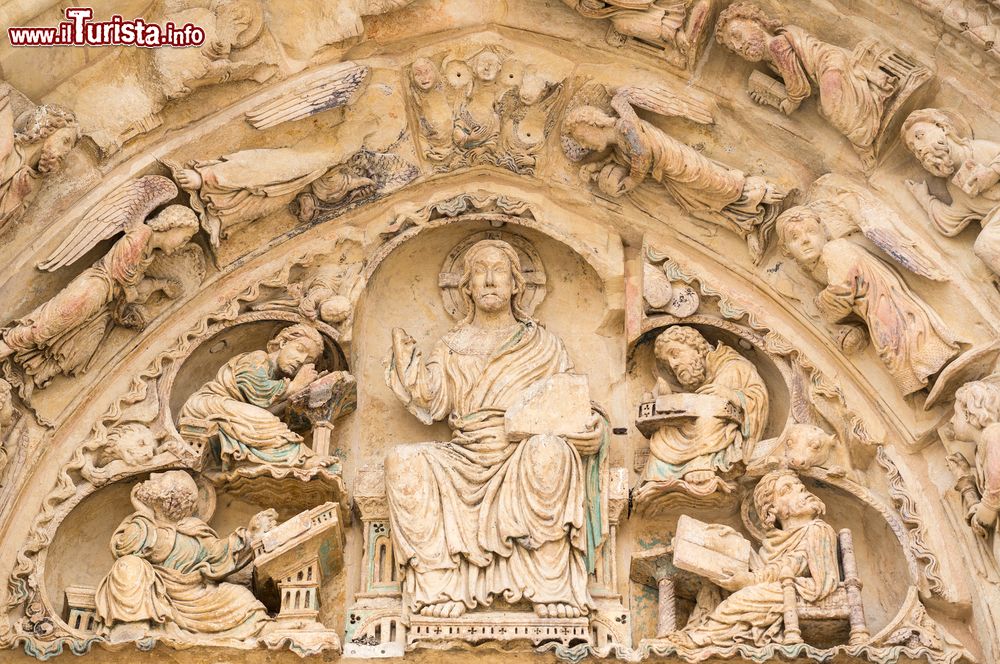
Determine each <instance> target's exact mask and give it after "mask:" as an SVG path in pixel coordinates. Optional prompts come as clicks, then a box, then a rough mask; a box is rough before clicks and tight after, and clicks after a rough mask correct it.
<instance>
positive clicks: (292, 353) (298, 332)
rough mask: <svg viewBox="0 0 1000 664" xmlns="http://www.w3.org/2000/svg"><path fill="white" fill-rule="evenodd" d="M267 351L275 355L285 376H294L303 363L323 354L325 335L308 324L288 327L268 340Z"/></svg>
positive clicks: (279, 368) (315, 360)
mask: <svg viewBox="0 0 1000 664" xmlns="http://www.w3.org/2000/svg"><path fill="white" fill-rule="evenodd" d="M267 352H268V354H270V355H272V356H273V357H274V361H275V364H277V365H278V370H279V371H281V373H282V375H284V376H289V377H290V376H294V375H295V374H297V373H298V372H299V369H301V368H302V366H303V365H305V364H309V363H315V362H317V361H318V360H319V358H320V357H322V356H323V337H321V336H320V335H319V332H317V331H316V330H315V328H312V327H310V326H308V325H303V324H301V323H299V324H298V325H291V326H289V327H286V328H285V329H283V330H282V331H281V332H278V334H276V335H275V337H274V338H273V339H271V340H270V341H268V342H267Z"/></svg>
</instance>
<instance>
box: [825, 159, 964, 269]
mask: <svg viewBox="0 0 1000 664" xmlns="http://www.w3.org/2000/svg"><path fill="white" fill-rule="evenodd" d="M816 184H817V187H816V190H817V191H822V192H828V193H827V195H828V196H830V195H832V198H833V200H834V201H836V203H837V204H838V206H839V207H841V208H843V209H844V210H845V211H846V212H847V214H848V215H849V217H850V220H851V221H852V222H853V224H854V225H855V227H856V228H857V229H860V230H861V232H862V233H863V234H864V236H865V237H866V238H868V239H869V240H871V241H872V243H873V244H875V245H876V246H877V247H878V248H879V249H881V250H882V251H884V252H885V253H886V254H888V255H889V257H890V258H892V260H894V261H895V262H896V263H898V264H899V265H901V266H902V267H904V268H906V269H907V270H909V271H910V272H913V273H914V274H917V275H920V276H921V277H924V278H926V279H931V280H933V281H948V280H949V278H950V277H949V276H948V274H947V273H946V272H944V271H943V270H942V269H941V268H940V267H939V266H940V265H943V264H944V262H943V259H942V257H941V256H939V255H937V254H936V252H934V251H933V249H931V248H930V247H925V246H922V245H920V244H918V243H917V242H915V241H914V240H913V238H911V237H910V236H908V235H907V234H906V232H905V230H904V229H905V228H906V225H905V224H904V223H903V220H902V219H900V217H899V214H898V213H897V212H896V211H895V210H894V209H893V208H891V207H890V206H888V205H886V204H885V203H883V202H882V201H881V200H879V199H878V198H877V197H876V196H874V195H873V194H872V193H871V192H869V191H868V190H867V189H866V188H864V187H862V186H860V185H856V184H854V183H851V182H848V181H847V180H846V179H845V178H843V177H842V176H837V175H834V174H832V173H831V174H828V175H824V176H823V177H821V178H820V179H819V180H817V182H816ZM851 230H853V228H851V229H841V230H839V231H838V230H837V229H833V228H828V231H830V235H831V237H840V236H843V235H846V234H848V232H850V231H851Z"/></svg>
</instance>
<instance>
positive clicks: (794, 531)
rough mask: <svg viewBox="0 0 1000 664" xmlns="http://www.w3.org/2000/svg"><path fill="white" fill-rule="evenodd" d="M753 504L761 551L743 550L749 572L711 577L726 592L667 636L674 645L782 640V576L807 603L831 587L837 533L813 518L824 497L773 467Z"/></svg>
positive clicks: (822, 508) (759, 643)
mask: <svg viewBox="0 0 1000 664" xmlns="http://www.w3.org/2000/svg"><path fill="white" fill-rule="evenodd" d="M753 503H754V507H755V509H756V510H757V513H758V515H760V519H761V522H762V523H763V524H764V526H765V528H766V529H767V535H766V537H765V539H764V541H763V543H762V546H761V548H760V550H759V551H758V552H757V553H756V554H753V553H752V554H751V555H750V564H749V569H730V570H718V572H719V573H718V574H713V578H712V579H711V580H712V581H713V582H714V583H717V584H718V585H720V586H722V587H723V588H725V589H726V590H730V591H732V593H733V594H732V595H730V596H729V597H727V598H726V599H724V600H722V602H720V603H719V604H718V605H717V606H715V607H699V609H702V611H698V612H697V615H698V616H699V617H697V618H695V620H694V621H693V622H692V623H689V624H688V625H687V626H686V627H685V628H684V629H682V630H681V631H679V632H675V633H674V634H673V635H671V637H670V638H671V640H672V641H674V642H675V643H676V644H677V645H679V646H681V647H684V648H696V647H704V646H709V645H711V646H717V647H727V646H731V645H735V644H738V643H747V644H753V645H756V646H763V645H766V644H768V643H774V642H778V643H781V642H782V633H781V632H782V625H783V622H782V621H783V606H784V593H783V591H782V583H781V582H782V580H783V579H786V578H791V579H793V581H794V584H795V590H796V594H797V596H798V597H800V598H802V599H803V600H804V601H806V602H813V603H814V602H818V601H820V600H822V599H824V598H825V597H827V596H828V595H830V594H831V593H833V592H834V591H835V590H837V587H838V582H839V581H840V570H839V566H838V562H837V534H836V533H835V532H834V530H833V528H832V527H831V526H830V525H829V524H828V523H826V522H825V521H823V520H822V519H821V518H820V517H821V516H822V515H823V514H824V513H825V512H826V506H825V505H824V504H823V502H822V501H821V500H820V499H819V498H817V497H816V496H814V495H813V494H811V493H810V492H809V491H807V490H806V488H805V486H804V485H803V484H802V482H801V481H800V480H799V479H798V477H797V476H796V475H795V473H794V472H793V471H790V470H775V471H772V472H770V473H768V474H767V475H765V476H764V477H763V478H762V479H761V481H760V483H759V484H758V485H757V487H756V488H755V489H754V493H753ZM675 558H676V557H675ZM675 562H676V560H675Z"/></svg>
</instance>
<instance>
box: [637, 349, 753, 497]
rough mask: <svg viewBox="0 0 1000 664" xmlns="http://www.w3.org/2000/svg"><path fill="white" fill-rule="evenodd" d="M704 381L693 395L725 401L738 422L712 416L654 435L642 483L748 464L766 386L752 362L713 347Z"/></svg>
mask: <svg viewBox="0 0 1000 664" xmlns="http://www.w3.org/2000/svg"><path fill="white" fill-rule="evenodd" d="M705 369H706V371H705V381H704V383H703V384H702V386H701V387H699V388H698V389H697V390H696V391H695V393H696V394H708V395H712V396H717V397H721V398H723V399H725V400H726V401H728V402H730V403H732V404H734V405H735V406H737V407H738V408H739V409H740V411H741V414H742V415H741V416H742V421H741V422H733V421H731V420H728V419H723V418H721V417H716V416H714V415H700V416H698V417H695V418H690V419H686V420H684V421H683V423H681V424H680V425H679V426H666V427H662V428H660V429H659V430H657V431H656V432H655V433H654V434H653V437H652V438H651V439H650V441H649V452H650V457H649V462H648V463H647V465H646V472H645V479H647V480H654V481H655V480H670V479H680V478H682V477H683V476H684V475H685V474H687V473H690V472H694V471H701V470H711V471H713V472H717V473H725V472H728V471H729V470H730V469H731V468H732V467H733V466H734V465H735V464H737V463H740V462H745V461H748V460H749V459H750V456H751V454H752V453H753V447H754V445H755V444H756V443H757V442H759V441H760V439H761V436H763V434H764V427H765V426H766V424H767V416H768V412H769V408H768V394H767V386H766V385H765V384H764V381H763V380H762V379H761V377H760V374H759V373H758V372H757V369H756V368H755V367H754V365H753V363H751V362H750V361H749V360H747V359H746V358H744V357H743V356H742V355H740V354H739V353H737V352H736V351H735V350H733V349H732V348H729V347H728V346H724V345H722V344H719V345H718V346H717V347H716V348H714V349H713V350H711V351H709V353H708V355H707V356H706V358H705Z"/></svg>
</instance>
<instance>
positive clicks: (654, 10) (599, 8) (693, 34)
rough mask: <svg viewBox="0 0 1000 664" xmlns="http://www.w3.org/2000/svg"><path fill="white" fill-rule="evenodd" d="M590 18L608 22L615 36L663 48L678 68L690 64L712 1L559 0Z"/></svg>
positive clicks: (686, 67) (696, 52) (695, 53)
mask: <svg viewBox="0 0 1000 664" xmlns="http://www.w3.org/2000/svg"><path fill="white" fill-rule="evenodd" d="M563 3H564V4H566V5H567V6H568V7H570V8H571V9H573V10H574V11H575V12H577V13H578V14H580V15H581V16H584V17H586V18H591V19H605V18H606V19H608V20H610V21H611V26H612V28H613V29H614V31H615V32H616V33H618V34H619V35H624V36H626V37H632V38H633V39H637V40H639V41H641V42H645V43H647V44H651V45H653V46H655V47H657V48H661V49H663V57H664V58H666V60H667V62H669V63H670V64H671V65H673V66H675V67H679V68H681V69H688V68H690V67H691V66H692V65H693V64H694V59H695V58H696V57H697V54H698V46H699V41H700V40H701V36H702V33H703V32H704V30H705V26H706V24H707V23H708V22H709V19H710V17H711V14H712V5H713V0H563Z"/></svg>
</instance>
